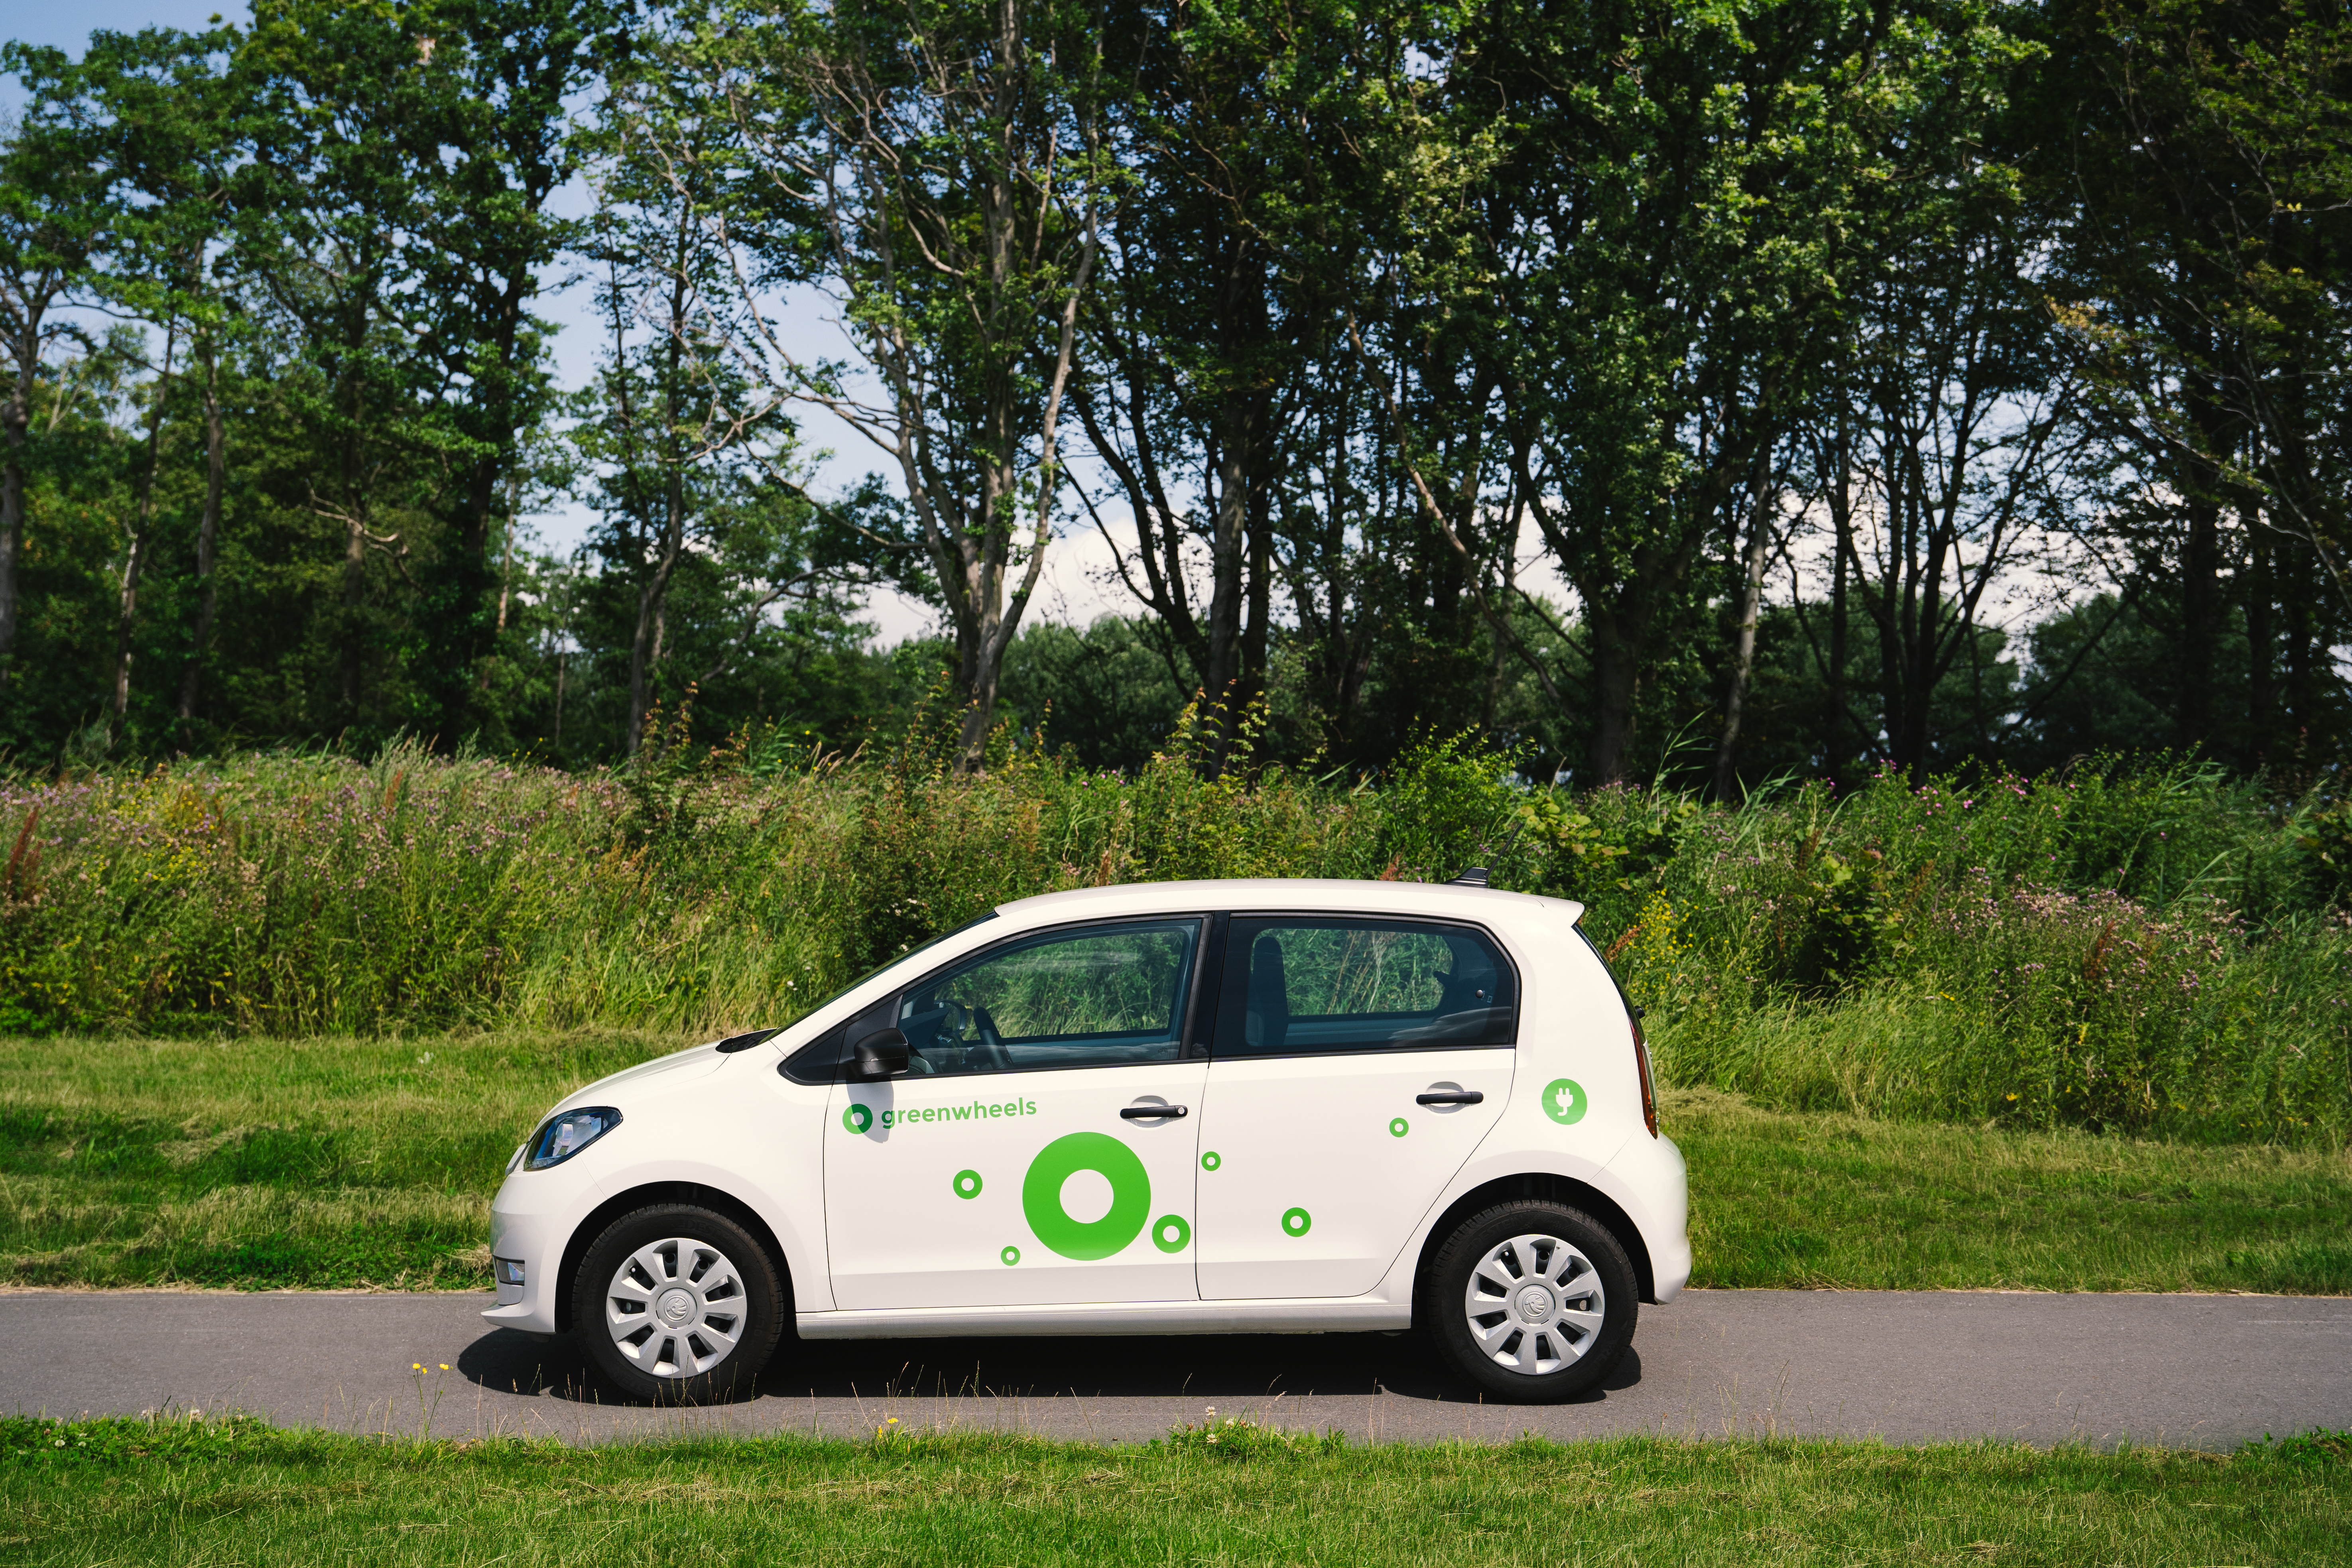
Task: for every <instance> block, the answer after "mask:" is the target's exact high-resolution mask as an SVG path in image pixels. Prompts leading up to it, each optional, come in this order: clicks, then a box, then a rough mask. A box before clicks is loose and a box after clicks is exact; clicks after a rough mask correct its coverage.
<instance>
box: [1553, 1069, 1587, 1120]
mask: <svg viewBox="0 0 2352 1568" xmlns="http://www.w3.org/2000/svg"><path fill="white" fill-rule="evenodd" d="M1584 1107H1585V1100H1584V1086H1583V1085H1582V1084H1580V1083H1579V1082H1577V1081H1576V1080H1575V1079H1572V1078H1556V1079H1552V1080H1551V1081H1550V1082H1549V1083H1548V1084H1546V1085H1544V1091H1543V1108H1544V1114H1545V1115H1546V1116H1549V1117H1550V1118H1551V1119H1552V1120H1553V1121H1557V1122H1559V1124H1560V1125H1561V1126H1562V1127H1569V1126H1572V1125H1574V1124H1575V1123H1577V1122H1579V1121H1583V1120H1584Z"/></svg>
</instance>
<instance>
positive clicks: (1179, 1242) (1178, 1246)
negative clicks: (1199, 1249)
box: [1151, 1214, 1192, 1252]
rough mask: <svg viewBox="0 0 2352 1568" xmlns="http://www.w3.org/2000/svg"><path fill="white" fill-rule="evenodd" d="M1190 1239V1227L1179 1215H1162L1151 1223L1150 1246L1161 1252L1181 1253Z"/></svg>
mask: <svg viewBox="0 0 2352 1568" xmlns="http://www.w3.org/2000/svg"><path fill="white" fill-rule="evenodd" d="M1190 1240H1192V1226H1189V1225H1186V1224H1185V1223H1184V1221H1183V1218H1182V1216H1181V1215H1172V1214H1164V1215H1160V1217H1159V1218H1158V1219H1155V1220H1153V1221H1152V1222H1151V1245H1152V1246H1154V1247H1158V1248H1159V1249H1160V1251H1162V1252H1181V1251H1183V1250H1184V1244H1185V1243H1186V1242H1188V1241H1190Z"/></svg>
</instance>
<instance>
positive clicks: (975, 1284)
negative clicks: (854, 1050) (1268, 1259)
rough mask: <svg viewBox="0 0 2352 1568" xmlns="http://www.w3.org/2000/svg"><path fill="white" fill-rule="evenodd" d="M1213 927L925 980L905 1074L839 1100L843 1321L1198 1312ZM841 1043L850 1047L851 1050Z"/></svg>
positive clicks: (834, 1167)
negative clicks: (1197, 1190)
mask: <svg viewBox="0 0 2352 1568" xmlns="http://www.w3.org/2000/svg"><path fill="white" fill-rule="evenodd" d="M1206 923H1207V922H1206V921H1204V920H1202V919H1198V918H1185V919H1177V920H1142V921H1112V922H1104V923H1098V924H1094V925H1087V926H1082V927H1070V928H1063V929H1059V930H1055V931H1042V932H1035V933H1032V934H1030V935H1026V936H1023V937H1020V938H1017V939H1014V940H1013V941H1011V942H1005V943H1003V944H1001V945H999V946H997V947H994V948H991V949H989V950H988V951H986V952H982V953H980V954H978V955H976V956H974V957H971V958H969V959H966V960H963V961H961V962H960V963H956V964H954V965H952V966H950V967H949V968H947V969H945V970H942V971H940V973H935V974H932V975H929V976H927V977H926V978H924V979H923V980H920V981H919V982H917V983H916V984H913V985H911V986H910V987H908V989H907V990H906V991H905V992H903V993H901V994H899V995H898V997H897V998H896V999H895V1001H894V1002H893V1003H891V1004H888V1005H887V1007H888V1010H887V1012H882V1013H880V1014H878V1015H876V1016H872V1018H871V1024H872V1026H887V1024H888V1023H889V1022H890V1021H891V1020H892V1019H893V1018H895V1020H896V1023H897V1026H898V1029H899V1030H900V1031H901V1032H902V1033H903V1034H904V1035H905V1036H906V1037H907V1040H908V1046H909V1053H908V1064H909V1068H910V1069H911V1070H909V1071H908V1072H907V1073H904V1074H901V1075H898V1076H894V1077H891V1078H889V1079H883V1080H880V1081H877V1082H844V1083H839V1084H836V1085H835V1089H834V1092H833V1098H832V1102H831V1104H830V1106H829V1107H828V1110H827V1115H826V1119H825V1162H824V1194H825V1198H824V1208H825V1235H826V1249H827V1253H828V1257H829V1259H830V1264H831V1268H832V1274H833V1293H834V1300H835V1302H836V1303H837V1304H838V1305H839V1306H840V1307H842V1308H843V1309H845V1310H862V1309H871V1308H889V1307H992V1306H1033V1305H1045V1304H1058V1303H1066V1302H1083V1301H1106V1302H1110V1301H1171V1300H1194V1299H1196V1297H1197V1295H1198V1290H1197V1288H1196V1285H1195V1281H1194V1277H1193V1268H1192V1234H1193V1229H1194V1216H1193V1211H1192V1203H1193V1173H1194V1165H1193V1157H1192V1156H1193V1149H1194V1137H1193V1129H1194V1128H1195V1127H1196V1126H1198V1125H1199V1121H1198V1112H1199V1109H1200V1103H1201V1088H1202V1079H1203V1078H1204V1076H1205V1074H1206V1072H1207V1064H1206V1062H1205V1061H1204V1060H1202V1059H1201V1058H1199V1057H1198V1056H1197V1055H1196V1056H1193V1057H1192V1058H1189V1059H1188V1058H1187V1057H1186V1055H1185V1049H1184V1023H1185V1018H1186V1016H1187V1013H1188V1011H1189V1010H1190V1007H1191V1005H1192V992H1193V990H1194V984H1193V977H1194V974H1195V973H1196V971H1197V970H1198V968H1199V965H1200V956H1201V946H1202V931H1203V928H1204V927H1205V925H1206ZM850 1043H851V1044H853V1045H854V1042H850Z"/></svg>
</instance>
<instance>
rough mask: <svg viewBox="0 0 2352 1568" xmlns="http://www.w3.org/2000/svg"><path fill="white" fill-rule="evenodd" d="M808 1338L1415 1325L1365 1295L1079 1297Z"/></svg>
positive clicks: (948, 1311) (818, 1326)
mask: <svg viewBox="0 0 2352 1568" xmlns="http://www.w3.org/2000/svg"><path fill="white" fill-rule="evenodd" d="M794 1321H795V1324H796V1326H797V1327H798V1328H799V1330H800V1336H801V1338H803V1339H804V1340H900V1339H931V1338H947V1337H950V1336H954V1337H961V1336H964V1335H1013V1334H1322V1333H1368V1332H1371V1331H1377V1330H1390V1329H1407V1328H1411V1327H1412V1303H1411V1302H1410V1301H1376V1300H1364V1299H1363V1298H1362V1297H1360V1296H1357V1297H1342V1298H1336V1299H1334V1298H1311V1299H1308V1300H1291V1301H1129V1302H1121V1303H1119V1304H1118V1305H1116V1306H1103V1305H1098V1304H1097V1303H1094V1302H1078V1303H1074V1304H1072V1305H1068V1306H1054V1307H891V1308H887V1309H871V1310H863V1311H843V1312H803V1313H800V1314H799V1315H798V1316H797V1318H796V1319H795V1320H794Z"/></svg>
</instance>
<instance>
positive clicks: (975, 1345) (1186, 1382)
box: [457, 1329, 1642, 1405]
mask: <svg viewBox="0 0 2352 1568" xmlns="http://www.w3.org/2000/svg"><path fill="white" fill-rule="evenodd" d="M457 1371H458V1372H459V1373H461V1374H462V1375H463V1376H465V1377H466V1378H467V1379H468V1380H469V1381H471V1382H474V1383H476V1384H480V1385H482V1386H483V1387H484V1388H487V1389H489V1390H491V1391H493V1392H497V1393H513V1394H551V1395H552V1396H554V1397H556V1398H559V1399H567V1400H573V1401H577V1402H579V1403H583V1404H593V1405H638V1404H645V1403H649V1402H646V1401H640V1400H636V1399H634V1398H632V1397H631V1396H630V1395H628V1394H625V1393H623V1392H622V1391H621V1390H619V1389H618V1388H616V1387H615V1386H614V1384H611V1383H609V1382H607V1381H606V1380H605V1379H604V1376H603V1375H602V1374H601V1373H598V1372H597V1370H596V1368H595V1366H594V1365H593V1363H591V1362H590V1361H589V1360H588V1358H587V1357H586V1356H585V1355H583V1354H582V1353H581V1352H580V1351H579V1350H578V1348H577V1347H576V1346H575V1345H574V1343H573V1342H572V1341H571V1340H569V1339H561V1340H541V1339H538V1338H535V1337H533V1336H531V1335H530V1334H525V1333H520V1332H518V1331H515V1330H512V1329H494V1330H492V1331H489V1332H488V1333H486V1334H484V1335H483V1336H482V1337H481V1338H480V1339H478V1340H477V1341H475V1342H473V1343H472V1344H471V1345H468V1346H467V1348H466V1349H465V1350H464V1351H463V1352H460V1353H459V1355H458V1358H457ZM1641 1380H1642V1358H1641V1353H1640V1352H1639V1351H1638V1350H1634V1349H1631V1348H1629V1349H1628V1350H1627V1351H1626V1352H1625V1354H1624V1355H1623V1356H1622V1358H1621V1359H1620V1360H1619V1361H1618V1363H1617V1364H1616V1365H1615V1366H1613V1367H1612V1368H1611V1369H1610V1371H1609V1375H1608V1376H1606V1377H1604V1378H1602V1379H1601V1382H1600V1383H1599V1384H1596V1385H1595V1386H1594V1387H1592V1388H1591V1389H1588V1390H1586V1391H1585V1392H1584V1393H1582V1394H1578V1395H1577V1396H1576V1397H1575V1398H1573V1399H1571V1400H1569V1401H1567V1403H1568V1404H1570V1405H1591V1404H1597V1403H1599V1402H1600V1401H1601V1400H1604V1399H1606V1398H1607V1397H1608V1396H1609V1395H1610V1394H1612V1393H1616V1392H1619V1391H1621V1390H1623V1389H1629V1388H1632V1387H1633V1386H1634V1385H1635V1384H1638V1383H1640V1382H1641ZM1381 1393H1385V1394H1396V1395H1399V1396H1402V1397H1403V1398H1407V1399H1425V1400H1431V1401H1438V1402H1449V1403H1457V1404H1472V1403H1481V1402H1483V1403H1485V1404H1488V1405H1494V1404H1497V1403H1508V1401H1498V1400H1497V1399H1496V1397H1495V1396H1494V1395H1493V1394H1482V1393H1481V1391H1480V1390H1478V1389H1477V1388H1475V1387H1474V1386H1472V1385H1471V1384H1468V1383H1466V1382H1465V1381H1463V1380H1462V1379H1461V1378H1460V1377H1458V1376H1456V1375H1455V1374H1454V1373H1453V1372H1451V1371H1450V1370H1448V1369H1447V1367H1446V1366H1445V1365H1444V1363H1443V1362H1441V1361H1439V1360H1438V1358H1437V1356H1436V1354H1435V1353H1434V1352H1433V1351H1432V1350H1431V1349H1430V1348H1429V1346H1428V1343H1427V1342H1425V1341H1424V1340H1423V1338H1422V1337H1421V1336H1420V1335H1418V1334H1378V1333H1370V1334H1171V1335H1154V1336H1135V1337H1117V1336H1096V1335H1088V1336H1085V1337H1077V1338H1066V1339H1049V1338H1034V1339H1033V1338H1026V1337H1024V1338H1003V1339H996V1338H992V1339H941V1340H823V1341H797V1342H796V1341H791V1340H788V1341H786V1342H784V1343H783V1344H782V1345H781V1346H779V1347H778V1348H777V1352H776V1356H775V1359H774V1360H773V1361H772V1362H771V1363H769V1364H768V1367H767V1370H766V1371H764V1372H763V1373H761V1375H760V1378H759V1381H758V1385H757V1387H756V1389H755V1390H749V1391H746V1392H745V1394H743V1395H741V1396H740V1397H739V1400H738V1401H737V1402H738V1403H740V1402H741V1400H742V1399H748V1398H754V1397H780V1398H788V1399H811V1398H815V1399H850V1398H864V1399H872V1398H877V1397H880V1398H898V1399H904V1398H930V1397H950V1398H952V1397H957V1396H978V1397H982V1398H1024V1399H1038V1398H1055V1397H1077V1398H1085V1399H1136V1398H1146V1399H1150V1398H1199V1399H1202V1400H1204V1401H1206V1402H1209V1403H1214V1402H1215V1401H1216V1400H1219V1399H1226V1400H1231V1399H1237V1398H1259V1397H1271V1396H1273V1395H1275V1394H1290V1395H1292V1396H1293V1397H1297V1396H1302V1395H1306V1394H1331V1395H1347V1394H1381Z"/></svg>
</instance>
